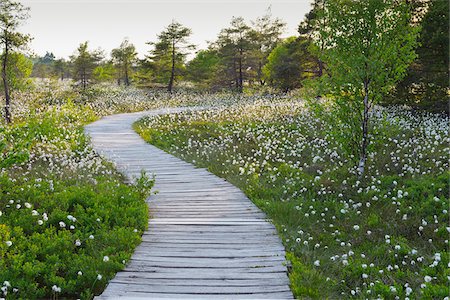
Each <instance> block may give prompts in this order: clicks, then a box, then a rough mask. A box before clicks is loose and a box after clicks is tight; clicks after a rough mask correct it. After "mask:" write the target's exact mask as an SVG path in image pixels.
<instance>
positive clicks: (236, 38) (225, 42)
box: [216, 17, 254, 93]
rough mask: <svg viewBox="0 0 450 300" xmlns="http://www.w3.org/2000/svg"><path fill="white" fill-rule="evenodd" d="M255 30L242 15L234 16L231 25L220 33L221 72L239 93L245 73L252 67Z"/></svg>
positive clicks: (217, 45) (218, 42) (218, 43)
mask: <svg viewBox="0 0 450 300" xmlns="http://www.w3.org/2000/svg"><path fill="white" fill-rule="evenodd" d="M252 37H253V32H252V31H251V27H250V26H248V25H247V24H246V23H245V21H244V19H243V18H242V17H233V19H232V20H231V26H230V27H228V28H225V29H222V31H221V32H220V33H219V36H218V38H217V41H216V47H217V49H218V53H219V56H220V57H221V62H220V65H221V68H222V70H219V72H221V73H222V76H224V77H225V80H226V81H228V82H229V83H230V84H231V86H234V87H235V89H236V91H238V92H239V93H242V92H243V87H244V79H245V73H246V72H247V71H249V70H250V69H251V64H250V63H249V61H250V53H251V51H252V49H254V43H253V42H252Z"/></svg>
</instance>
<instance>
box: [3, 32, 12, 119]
mask: <svg viewBox="0 0 450 300" xmlns="http://www.w3.org/2000/svg"><path fill="white" fill-rule="evenodd" d="M5 36H7V33H5ZM8 46H9V41H8V39H6V40H5V52H4V53H3V61H2V79H3V89H4V91H5V121H6V123H11V109H10V105H11V98H10V95H9V86H8V78H7V74H6V68H7V63H8V54H9V53H8V52H9V49H8Z"/></svg>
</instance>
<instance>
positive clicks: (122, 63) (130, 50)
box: [111, 39, 137, 86]
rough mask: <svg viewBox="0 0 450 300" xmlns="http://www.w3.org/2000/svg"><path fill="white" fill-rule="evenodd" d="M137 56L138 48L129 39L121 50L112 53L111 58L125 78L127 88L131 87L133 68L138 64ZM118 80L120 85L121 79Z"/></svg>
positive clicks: (122, 44)
mask: <svg viewBox="0 0 450 300" xmlns="http://www.w3.org/2000/svg"><path fill="white" fill-rule="evenodd" d="M136 56H137V52H136V47H134V45H133V44H132V43H130V41H129V40H128V39H125V40H124V41H123V42H122V43H121V44H120V47H119V48H116V49H113V50H112V51H111V57H112V59H113V61H114V63H115V64H116V66H117V67H118V69H119V74H121V75H122V76H123V80H124V82H125V85H126V86H129V85H130V72H131V67H132V65H133V63H135V62H136ZM118 80H119V81H118V82H119V85H120V78H119V79H118Z"/></svg>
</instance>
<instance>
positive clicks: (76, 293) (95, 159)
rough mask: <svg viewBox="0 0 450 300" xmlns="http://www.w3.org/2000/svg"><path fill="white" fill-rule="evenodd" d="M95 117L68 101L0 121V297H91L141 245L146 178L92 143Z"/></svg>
mask: <svg viewBox="0 0 450 300" xmlns="http://www.w3.org/2000/svg"><path fill="white" fill-rule="evenodd" d="M94 119H96V114H95V113H94V111H92V110H90V109H89V108H87V107H85V106H83V105H75V104H73V103H71V101H68V103H67V104H61V105H58V106H54V107H51V106H44V107H41V111H40V112H37V113H35V114H31V115H29V116H28V117H27V118H17V121H16V122H15V123H13V124H11V125H1V124H0V287H1V290H0V298H3V297H6V299H44V298H46V299H49V298H72V299H75V298H81V299H91V298H92V297H93V296H94V295H98V294H99V293H101V292H102V291H103V289H104V287H105V286H106V283H107V282H108V280H109V279H110V278H112V277H113V276H114V275H115V273H116V272H117V271H119V270H121V269H122V268H123V267H124V266H125V263H126V262H127V260H128V259H129V258H130V256H131V254H132V253H133V250H134V248H135V247H136V246H137V245H138V244H139V243H140V241H141V238H140V237H141V235H142V232H143V231H144V230H145V228H146V226H147V220H148V208H147V205H146V203H145V201H144V200H145V198H146V195H147V194H148V193H149V191H150V188H151V186H152V184H153V182H152V181H151V180H148V179H145V178H141V179H140V180H139V182H138V184H136V185H128V184H125V183H124V178H123V177H122V176H121V175H120V174H119V173H117V172H116V171H115V169H114V168H113V166H112V165H110V164H109V163H106V162H105V161H103V160H102V159H101V158H100V157H99V156H98V155H97V154H96V153H95V152H94V151H93V150H92V149H91V147H90V145H89V140H88V139H87V138H86V136H85V135H84V133H83V125H84V124H86V123H88V122H91V121H93V120H94Z"/></svg>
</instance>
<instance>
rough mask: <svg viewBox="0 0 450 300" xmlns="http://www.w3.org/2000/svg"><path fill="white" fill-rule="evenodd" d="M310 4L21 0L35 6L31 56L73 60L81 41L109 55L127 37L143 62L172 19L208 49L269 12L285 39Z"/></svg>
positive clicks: (295, 0)
mask: <svg viewBox="0 0 450 300" xmlns="http://www.w3.org/2000/svg"><path fill="white" fill-rule="evenodd" d="M310 2H311V0H271V1H270V0H241V1H239V0H166V1H164V0H128V1H127V0H108V1H107V0H22V1H21V3H22V4H24V5H25V6H28V7H30V9H31V10H30V18H29V19H28V20H27V21H26V23H25V24H24V25H23V26H22V28H21V30H22V31H23V32H25V33H28V34H30V35H31V36H32V37H33V40H32V42H31V44H30V48H31V50H32V53H34V54H37V55H44V54H45V53H46V51H49V52H53V53H54V55H55V56H56V57H57V58H61V57H63V58H68V57H69V56H70V55H72V54H73V53H74V51H75V50H76V48H77V47H78V45H79V44H80V43H81V42H84V41H89V47H90V48H91V49H98V48H101V49H103V50H104V52H105V54H106V55H109V53H110V52H111V49H113V48H117V47H118V46H119V45H120V43H121V42H122V41H123V39H124V38H129V40H130V41H131V42H132V43H133V44H134V45H135V46H136V49H137V52H138V55H139V57H140V58H143V57H144V56H145V54H147V53H148V51H149V50H150V49H151V46H150V45H147V44H146V43H147V42H149V41H155V40H156V36H157V34H158V33H160V32H161V31H162V30H164V28H165V27H166V26H167V25H168V24H169V23H170V22H171V21H172V20H176V21H178V22H180V23H181V24H183V25H184V26H187V27H189V28H191V29H192V32H193V33H192V35H191V37H190V41H191V42H192V43H193V44H195V45H197V49H205V48H206V47H207V45H208V43H207V41H214V40H215V39H216V37H217V35H218V33H219V31H220V30H221V29H222V28H225V27H227V26H228V25H229V24H230V21H231V18H232V17H233V16H236V17H238V16H242V17H244V18H245V19H246V20H247V21H248V20H254V19H256V18H257V17H258V16H262V15H263V14H265V12H266V10H267V9H268V7H269V6H270V7H271V11H272V15H273V16H274V17H278V18H281V19H283V20H284V21H285V22H286V23H287V29H286V32H285V33H284V34H283V36H284V37H287V36H292V35H296V31H297V26H298V24H299V23H300V22H301V20H302V19H303V18H304V16H305V14H306V13H307V12H308V11H309V10H310Z"/></svg>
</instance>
